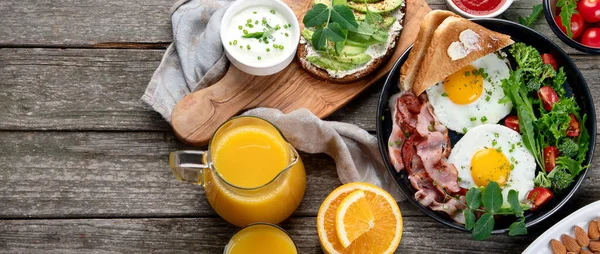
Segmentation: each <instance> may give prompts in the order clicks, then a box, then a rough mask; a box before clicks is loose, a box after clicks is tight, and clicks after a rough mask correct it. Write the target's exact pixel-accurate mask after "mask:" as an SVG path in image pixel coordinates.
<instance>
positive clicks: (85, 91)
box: [0, 48, 600, 131]
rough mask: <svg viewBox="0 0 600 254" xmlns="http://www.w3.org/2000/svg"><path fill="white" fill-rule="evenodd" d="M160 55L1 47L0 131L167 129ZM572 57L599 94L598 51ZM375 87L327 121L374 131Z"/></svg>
mask: <svg viewBox="0 0 600 254" xmlns="http://www.w3.org/2000/svg"><path fill="white" fill-rule="evenodd" d="M162 53H163V51H162V50H132V49H30V48H20V49H19V48H4V49H0V59H2V61H0V108H5V109H7V110H2V111H0V130H129V131H131V130H136V131H137V130H140V131H170V127H169V125H168V124H167V123H166V122H165V121H163V119H162V117H161V116H160V115H159V114H157V113H155V112H153V111H152V109H151V108H150V107H149V106H147V105H145V104H144V103H143V102H142V101H141V100H140V99H139V98H140V97H141V95H142V94H143V92H144V90H145V87H146V85H147V83H148V81H149V80H150V77H151V76H152V73H153V72H154V69H155V68H156V67H157V66H158V64H159V62H160V59H161V57H162ZM572 58H573V60H574V61H575V63H576V64H577V66H578V67H579V68H580V69H581V71H582V73H583V75H584V77H585V79H586V80H587V82H588V85H589V86H590V88H591V91H592V94H593V96H594V98H596V99H598V98H600V65H598V62H599V60H600V56H589V55H572ZM381 87H382V82H381V83H377V84H374V85H373V86H372V87H371V88H369V89H367V91H365V92H364V93H363V94H361V95H360V96H359V97H358V98H356V99H355V100H353V101H352V102H350V103H349V104H348V105H347V106H346V107H343V108H342V109H340V110H339V111H337V112H335V113H334V114H333V115H332V116H331V117H330V118H329V119H330V120H335V121H343V122H349V123H354V124H357V125H359V126H360V127H362V128H364V129H366V130H369V131H374V130H375V123H376V122H375V121H376V116H375V115H376V111H377V103H378V99H379V92H380V91H381ZM597 106H598V107H600V106H599V105H597ZM598 109H599V108H597V109H596V111H597V112H599V114H600V110H598Z"/></svg>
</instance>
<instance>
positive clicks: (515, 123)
mask: <svg viewBox="0 0 600 254" xmlns="http://www.w3.org/2000/svg"><path fill="white" fill-rule="evenodd" d="M504 126H506V127H508V128H510V129H512V130H514V131H516V132H520V131H519V117H517V116H508V117H506V118H505V119H504Z"/></svg>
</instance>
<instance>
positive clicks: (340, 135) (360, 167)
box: [142, 0, 404, 200]
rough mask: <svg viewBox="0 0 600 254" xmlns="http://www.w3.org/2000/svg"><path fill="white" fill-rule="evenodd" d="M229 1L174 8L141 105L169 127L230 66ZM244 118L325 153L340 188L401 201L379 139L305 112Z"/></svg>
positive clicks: (190, 1)
mask: <svg viewBox="0 0 600 254" xmlns="http://www.w3.org/2000/svg"><path fill="white" fill-rule="evenodd" d="M231 2H232V1H218V0H183V1H179V2H177V3H176V4H175V5H174V6H173V8H172V14H171V22H172V26H173V43H172V44H171V45H170V46H169V47H168V48H167V51H166V52H165V55H164V56H163V59H162V61H161V63H160V65H159V67H158V68H157V69H156V71H155V72H154V75H153V76H152V80H150V83H149V84H148V87H147V88H146V92H145V93H144V95H143V96H142V100H143V101H144V102H146V103H147V104H149V105H150V106H152V108H153V109H154V110H156V111H157V112H159V113H160V114H161V115H162V116H163V117H164V118H165V120H167V122H169V121H170V119H171V111H172V110H173V108H174V107H175V104H177V102H178V101H179V100H181V99H182V98H183V97H184V96H185V95H187V94H189V93H191V92H194V91H197V90H200V89H203V88H205V87H207V86H210V85H212V84H214V83H216V82H217V81H219V80H220V79H221V78H222V77H223V75H225V72H226V71H227V68H228V66H229V61H228V60H227V57H226V56H225V54H224V52H223V47H222V44H221V37H220V34H219V28H220V25H221V18H222V17H223V14H224V13H225V11H226V9H227V7H229V5H230V4H231ZM244 115H253V116H258V117H261V118H264V119H266V120H268V121H270V122H272V123H274V124H275V125H277V126H278V127H279V128H280V129H281V131H282V132H283V135H284V136H285V137H286V138H287V139H288V141H289V142H290V143H291V144H292V145H293V146H294V147H295V148H297V149H298V150H300V151H304V152H307V153H326V154H328V155H329V156H331V157H332V158H333V159H334V160H335V163H336V168H337V174H338V177H339V179H340V181H341V182H342V183H348V182H357V181H360V182H369V183H372V184H375V185H377V186H380V187H382V188H384V189H386V190H387V191H388V192H390V193H391V194H392V196H394V198H396V200H403V199H404V197H403V196H402V195H401V193H400V192H399V190H398V189H397V187H396V186H395V183H394V180H393V179H392V178H391V176H390V175H389V174H388V173H387V172H386V169H385V166H384V165H383V162H382V159H381V155H380V154H379V150H378V145H377V139H376V138H375V137H374V136H373V135H371V134H369V133H368V132H367V131H365V130H362V129H360V128H359V127H357V126H355V125H352V124H347V123H341V122H331V121H323V120H321V119H319V118H318V117H316V116H315V115H314V114H313V113H311V112H310V111H309V110H307V109H298V110H295V111H293V112H290V113H288V114H284V113H282V112H281V111H279V110H277V109H270V108H256V109H252V110H249V111H247V112H245V113H244Z"/></svg>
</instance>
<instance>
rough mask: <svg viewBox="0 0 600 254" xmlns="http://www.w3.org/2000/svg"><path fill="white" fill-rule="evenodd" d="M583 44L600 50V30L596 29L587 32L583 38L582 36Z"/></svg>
mask: <svg viewBox="0 0 600 254" xmlns="http://www.w3.org/2000/svg"><path fill="white" fill-rule="evenodd" d="M599 1H600V0H599ZM581 44H583V45H586V46H588V47H592V48H600V28H597V27H594V28H590V29H588V30H585V32H584V33H583V36H581Z"/></svg>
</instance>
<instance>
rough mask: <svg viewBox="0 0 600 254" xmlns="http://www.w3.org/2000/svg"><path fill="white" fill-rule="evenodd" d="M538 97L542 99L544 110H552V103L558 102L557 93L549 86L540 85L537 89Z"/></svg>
mask: <svg viewBox="0 0 600 254" xmlns="http://www.w3.org/2000/svg"><path fill="white" fill-rule="evenodd" d="M538 97H540V100H542V105H543V106H544V109H545V110H548V111H550V110H552V106H553V105H554V103H556V102H558V94H556V92H555V91H554V89H552V87H549V86H542V87H541V88H540V90H539V91H538Z"/></svg>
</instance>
